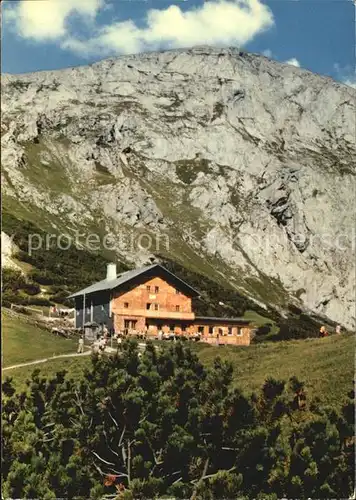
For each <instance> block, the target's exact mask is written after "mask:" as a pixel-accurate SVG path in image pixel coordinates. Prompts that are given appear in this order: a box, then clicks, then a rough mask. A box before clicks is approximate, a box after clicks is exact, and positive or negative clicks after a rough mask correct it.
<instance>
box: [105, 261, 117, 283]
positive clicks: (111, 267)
mask: <svg viewBox="0 0 356 500" xmlns="http://www.w3.org/2000/svg"><path fill="white" fill-rule="evenodd" d="M116 276H117V274H116V264H115V263H114V262H110V264H108V265H107V268H106V279H107V281H111V280H115V279H116Z"/></svg>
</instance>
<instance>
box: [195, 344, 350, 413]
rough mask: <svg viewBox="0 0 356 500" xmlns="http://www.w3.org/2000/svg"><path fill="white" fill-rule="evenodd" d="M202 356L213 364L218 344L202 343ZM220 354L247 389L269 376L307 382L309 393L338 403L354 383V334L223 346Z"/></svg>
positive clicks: (202, 358) (238, 384)
mask: <svg viewBox="0 0 356 500" xmlns="http://www.w3.org/2000/svg"><path fill="white" fill-rule="evenodd" d="M198 349H199V357H200V359H201V361H203V363H204V364H206V365H210V364H212V362H213V360H214V358H215V356H216V348H214V347H212V346H202V345H199V348H198ZM218 350H219V355H220V356H221V357H222V358H223V359H225V360H227V361H230V362H231V363H232V365H233V367H234V376H235V383H236V385H237V386H240V387H244V388H246V389H247V390H248V391H254V390H257V389H259V388H260V387H261V386H262V384H263V382H264V380H265V379H266V378H267V377H273V378H276V379H279V380H288V379H289V378H290V377H292V376H294V375H295V376H297V377H298V378H299V379H300V380H301V381H303V382H305V383H306V388H307V391H308V395H309V397H319V398H320V399H321V400H323V401H324V402H326V403H328V404H329V403H330V404H334V403H335V404H338V403H340V401H342V399H343V398H344V397H345V396H346V394H347V392H348V391H350V390H351V389H352V387H353V382H352V381H353V378H354V337H353V335H351V334H345V335H341V336H336V335H335V336H331V337H328V338H325V339H307V340H293V341H288V342H273V343H272V342H269V343H265V344H257V345H251V346H249V347H242V348H241V347H230V346H226V347H220V348H218Z"/></svg>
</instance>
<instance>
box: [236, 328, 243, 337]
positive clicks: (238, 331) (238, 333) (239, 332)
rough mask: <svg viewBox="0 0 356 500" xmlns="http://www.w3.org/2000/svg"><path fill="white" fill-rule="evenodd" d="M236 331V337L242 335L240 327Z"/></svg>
mask: <svg viewBox="0 0 356 500" xmlns="http://www.w3.org/2000/svg"><path fill="white" fill-rule="evenodd" d="M236 330H237V334H236V335H242V329H241V328H240V327H237V328H236Z"/></svg>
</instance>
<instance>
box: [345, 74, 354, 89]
mask: <svg viewBox="0 0 356 500" xmlns="http://www.w3.org/2000/svg"><path fill="white" fill-rule="evenodd" d="M342 83H344V84H345V85H348V86H349V87H353V88H354V89H356V76H355V77H354V78H353V79H350V78H348V79H347V80H343V82H342Z"/></svg>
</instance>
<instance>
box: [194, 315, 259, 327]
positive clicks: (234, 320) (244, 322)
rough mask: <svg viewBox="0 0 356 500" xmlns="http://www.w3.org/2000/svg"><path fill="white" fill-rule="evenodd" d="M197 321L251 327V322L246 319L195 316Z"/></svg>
mask: <svg viewBox="0 0 356 500" xmlns="http://www.w3.org/2000/svg"><path fill="white" fill-rule="evenodd" d="M195 321H212V322H216V323H218V322H220V323H221V322H223V323H240V324H242V325H249V324H250V323H251V321H250V320H249V319H246V318H224V317H222V316H219V317H215V316H195Z"/></svg>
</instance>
